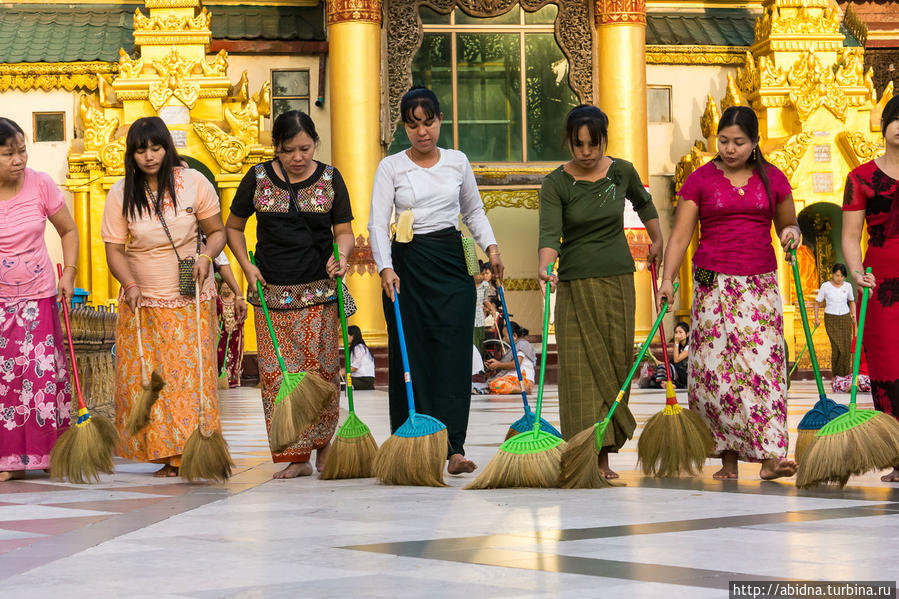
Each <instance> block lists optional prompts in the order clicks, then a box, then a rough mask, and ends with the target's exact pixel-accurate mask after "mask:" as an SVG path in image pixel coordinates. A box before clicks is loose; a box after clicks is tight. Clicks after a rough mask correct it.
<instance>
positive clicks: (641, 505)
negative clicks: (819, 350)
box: [0, 382, 899, 599]
mask: <svg viewBox="0 0 899 599" xmlns="http://www.w3.org/2000/svg"><path fill="white" fill-rule="evenodd" d="M258 393H259V392H258V390H255V389H235V390H229V391H225V392H223V394H222V416H223V426H224V432H225V436H226V437H227V439H228V442H229V444H230V446H231V450H232V454H233V456H234V458H235V461H236V462H237V465H238V469H237V473H236V475H235V476H234V478H233V479H232V480H231V481H230V482H229V483H227V484H225V485H202V484H185V483H181V482H180V479H155V478H153V477H151V476H150V473H151V472H152V471H153V470H154V469H155V468H156V466H151V465H145V464H135V463H131V462H125V461H120V462H118V463H117V472H116V474H115V475H114V476H109V477H104V478H103V479H102V480H101V482H100V484H96V485H86V486H78V485H70V484H63V483H56V482H52V481H50V480H48V479H47V478H46V477H40V476H37V475H31V476H29V477H28V479H27V480H25V481H16V482H10V483H0V597H2V598H3V599H6V598H18V597H23V598H24V597H27V598H29V599H30V598H35V597H66V598H67V599H68V598H76V597H90V598H97V597H179V598H184V597H199V598H207V597H209V598H212V597H251V598H255V597H259V598H268V597H348V596H353V597H422V596H429V597H459V596H468V597H478V598H479V597H487V596H489V597H491V598H499V597H512V596H515V597H599V596H602V597H690V598H693V597H726V596H727V595H726V590H725V589H726V588H727V582H728V581H729V580H763V581H766V580H773V579H801V580H896V579H897V577H899V560H897V559H896V552H895V538H897V537H899V485H887V484H884V483H881V482H880V481H879V479H878V476H877V475H876V474H873V473H872V474H869V475H866V476H864V477H859V478H856V479H853V480H852V481H851V482H850V485H849V486H847V487H846V488H845V489H843V490H837V489H832V488H824V489H818V490H814V491H811V492H800V491H797V490H796V488H795V487H794V486H793V484H792V481H789V480H788V481H783V482H780V481H778V482H760V481H758V480H757V473H758V466H757V465H743V467H742V469H741V476H742V478H741V480H740V481H728V482H720V481H714V480H713V479H712V478H711V473H712V472H714V470H715V469H716V466H715V465H714V464H713V463H712V462H709V463H708V465H707V467H706V471H705V473H704V476H703V477H702V478H697V479H690V480H653V479H647V478H644V477H642V476H640V475H639V474H638V473H637V472H636V471H635V470H634V464H635V461H636V443H635V442H631V443H629V444H628V445H627V446H626V447H625V448H624V450H623V451H622V452H621V453H620V454H618V455H616V456H613V458H612V466H613V468H615V469H617V470H618V471H619V472H620V473H621V474H622V478H623V480H624V481H625V482H626V483H627V486H624V487H620V488H615V489H605V490H595V491H593V490H583V491H581V490H578V491H561V490H552V489H547V490H520V489H514V490H513V489H509V490H495V491H463V490H462V488H461V487H462V486H463V485H464V484H466V483H467V482H468V481H469V480H470V479H471V476H464V477H450V476H448V477H447V482H448V483H449V485H450V486H449V488H445V489H432V488H413V487H385V486H381V485H379V484H378V483H377V482H376V481H375V480H372V479H369V480H350V481H322V480H320V479H318V478H317V477H310V478H304V479H295V480H290V481H280V480H277V481H276V480H271V475H272V473H273V472H275V471H276V470H277V469H278V468H277V467H276V466H274V465H273V464H271V462H270V461H269V459H268V452H267V444H266V441H265V434H264V426H263V423H262V418H261V409H260V406H259V399H258ZM356 396H357V410H358V412H359V415H360V417H361V418H362V419H363V420H364V421H365V422H366V423H367V424H369V426H371V427H372V429H373V433H374V435H375V438H376V439H377V440H378V441H379V442H380V441H383V440H384V439H385V438H386V437H387V434H388V430H387V418H386V413H387V397H386V394H385V393H383V392H379V391H372V392H357V393H356ZM680 397H681V399H682V400H685V398H684V397H683V396H682V395H681V396H680ZM831 397H833V398H834V399H836V400H838V401H843V402H845V401H846V397H845V396H841V395H839V394H831ZM816 398H817V393H816V391H815V388H814V384H813V383H810V382H799V383H795V384H794V386H793V389H792V390H791V393H790V403H789V405H790V414H789V419H790V425H791V427H792V428H793V430H792V434H793V435H794V438H795V426H796V423H797V422H798V421H799V419H800V418H801V417H802V415H803V414H804V412H805V411H806V410H807V409H808V407H810V406H811V405H812V403H814V401H815V400H816ZM663 401H664V394H663V392H661V391H647V390H636V389H635V390H634V393H633V395H632V398H631V407H632V409H633V411H634V414H635V416H636V417H637V420H638V423H639V425H640V426H641V427H642V425H643V423H645V421H646V420H647V419H648V417H649V416H650V415H651V414H652V413H654V412H655V411H657V410H658V409H659V408H660V406H661V403H662V402H663ZM861 403H863V404H868V405H869V404H870V397H862V399H861ZM546 404H547V406H546V407H547V412H546V416H547V419H548V420H550V422H553V423H555V424H558V400H557V396H556V393H555V389H550V390H549V391H548V393H547V402H546ZM519 409H520V408H519V404H518V400H516V399H515V398H497V397H485V396H475V397H474V398H473V399H472V414H471V424H470V428H469V440H468V445H467V449H468V454H469V456H470V457H471V458H472V459H474V460H475V461H476V462H478V463H480V464H481V465H485V464H486V463H487V461H488V460H489V459H490V457H491V456H492V455H493V454H494V452H495V451H496V447H498V445H499V443H500V442H501V440H502V438H503V436H504V434H505V431H506V429H507V427H508V424H509V423H510V422H511V421H513V420H514V419H515V418H517V416H518V413H519ZM638 434H639V429H638Z"/></svg>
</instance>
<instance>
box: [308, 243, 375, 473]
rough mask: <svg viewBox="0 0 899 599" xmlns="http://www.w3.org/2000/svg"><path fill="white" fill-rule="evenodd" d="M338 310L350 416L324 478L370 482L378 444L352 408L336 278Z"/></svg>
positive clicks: (347, 348) (343, 313) (347, 343)
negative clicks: (364, 479)
mask: <svg viewBox="0 0 899 599" xmlns="http://www.w3.org/2000/svg"><path fill="white" fill-rule="evenodd" d="M334 260H336V261H337V263H338V264H339V263H340V255H339V251H338V248H337V244H336V243H335V244H334ZM337 307H338V309H339V311H340V331H341V333H342V334H343V357H344V362H345V365H346V397H347V403H348V404H349V408H350V413H349V414H348V415H347V418H346V421H345V422H344V423H343V426H341V427H340V429H339V430H338V431H337V436H336V437H335V439H334V444H333V445H332V446H331V452H330V453H329V454H328V461H327V462H325V469H324V470H322V478H324V479H326V480H331V479H335V478H368V477H370V476H371V475H372V464H373V462H374V459H375V455H376V454H377V453H378V444H377V443H375V438H374V437H373V436H372V434H371V430H370V429H369V428H368V427H367V426H366V425H365V423H364V422H362V420H360V419H359V417H358V416H356V410H355V409H354V406H353V375H352V374H351V373H350V370H351V365H350V340H349V335H348V334H347V330H346V307H345V306H344V303H343V277H338V278H337Z"/></svg>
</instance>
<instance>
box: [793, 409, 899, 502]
mask: <svg viewBox="0 0 899 599" xmlns="http://www.w3.org/2000/svg"><path fill="white" fill-rule="evenodd" d="M897 463H899V423H897V422H896V419H895V418H893V417H892V416H890V415H889V414H884V413H883V412H879V411H877V410H853V409H850V410H849V412H847V413H845V414H843V415H841V416H838V417H836V418H834V419H833V420H831V421H830V422H828V423H827V424H826V425H824V426H823V427H822V428H821V430H820V431H818V434H817V435H815V437H814V439H813V440H812V443H811V445H809V448H808V450H807V451H806V452H805V455H804V456H803V459H802V461H801V462H799V470H798V471H797V473H796V486H797V487H799V488H800V489H806V488H809V487H813V486H815V485H818V484H837V485H839V486H840V487H843V486H845V485H846V483H847V482H848V481H849V477H850V476H853V475H860V474H865V473H866V472H870V471H872V470H883V469H885V468H892V467H895V465H896V464H897Z"/></svg>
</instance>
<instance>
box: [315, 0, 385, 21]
mask: <svg viewBox="0 0 899 599" xmlns="http://www.w3.org/2000/svg"><path fill="white" fill-rule="evenodd" d="M345 21H368V22H369V23H377V24H378V25H380V24H381V0H328V25H334V24H336V23H343V22H345Z"/></svg>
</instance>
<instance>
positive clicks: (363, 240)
mask: <svg viewBox="0 0 899 599" xmlns="http://www.w3.org/2000/svg"><path fill="white" fill-rule="evenodd" d="M348 262H349V266H348V268H347V272H348V273H351V274H352V273H353V272H355V273H356V274H357V275H365V274H368V275H374V274H377V272H378V266H377V265H376V264H375V259H374V257H373V256H372V253H371V243H369V241H368V238H367V237H365V236H364V235H358V236H356V247H355V249H354V250H353V255H352V256H350V258H349V260H348Z"/></svg>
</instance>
